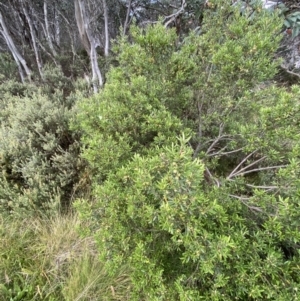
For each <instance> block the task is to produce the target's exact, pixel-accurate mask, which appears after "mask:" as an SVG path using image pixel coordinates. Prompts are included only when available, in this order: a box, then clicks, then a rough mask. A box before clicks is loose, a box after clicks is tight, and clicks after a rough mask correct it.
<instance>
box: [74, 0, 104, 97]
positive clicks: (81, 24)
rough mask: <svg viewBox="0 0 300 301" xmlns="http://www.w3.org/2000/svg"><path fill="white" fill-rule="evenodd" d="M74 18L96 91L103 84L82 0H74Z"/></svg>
mask: <svg viewBox="0 0 300 301" xmlns="http://www.w3.org/2000/svg"><path fill="white" fill-rule="evenodd" d="M75 18H76V22H77V26H78V30H79V36H80V40H81V42H82V44H83V46H84V48H85V50H86V52H87V53H88V55H89V57H90V62H91V69H92V80H93V87H94V92H95V93H96V92H97V91H98V87H102V86H103V79H102V74H101V71H100V68H99V65H98V61H97V50H96V43H95V38H94V37H93V36H92V34H91V32H90V29H89V23H90V20H89V18H88V17H87V15H86V11H85V7H84V4H83V2H82V0H75Z"/></svg>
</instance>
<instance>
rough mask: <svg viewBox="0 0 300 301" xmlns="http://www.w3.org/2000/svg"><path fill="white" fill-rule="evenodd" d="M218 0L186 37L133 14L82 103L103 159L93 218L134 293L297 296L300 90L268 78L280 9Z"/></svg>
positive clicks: (97, 166)
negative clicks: (125, 267) (134, 22)
mask: <svg viewBox="0 0 300 301" xmlns="http://www.w3.org/2000/svg"><path fill="white" fill-rule="evenodd" d="M210 7H211V9H210V10H207V11H206V12H205V14H204V19H203V26H202V28H201V30H202V33H201V34H200V35H199V34H196V33H190V35H189V36H188V37H186V38H185V40H184V41H182V42H180V41H178V40H177V36H176V34H175V32H174V31H173V30H169V29H165V28H164V26H163V25H161V24H156V25H154V26H149V27H147V28H146V29H138V28H136V27H134V28H133V29H132V32H131V41H130V42H129V41H127V40H126V39H125V38H123V39H121V41H120V43H119V44H118V45H117V46H116V48H115V51H116V52H117V53H118V62H119V65H118V66H117V67H115V68H112V69H111V70H110V72H109V74H108V77H107V84H106V86H105V88H104V89H103V91H101V92H100V94H99V95H96V96H95V97H93V98H90V99H87V100H84V101H82V102H81V109H82V111H81V113H80V114H79V116H78V118H79V124H80V126H81V128H82V131H83V142H84V145H85V148H84V150H83V156H84V158H86V159H87V160H88V162H89V164H90V166H91V168H93V170H94V201H93V202H92V203H89V202H88V201H85V200H78V201H77V202H76V204H75V206H76V208H77V210H78V212H79V214H80V216H81V218H82V219H83V220H85V221H86V225H87V228H83V229H82V230H84V231H89V232H94V233H96V234H95V237H96V239H97V241H98V244H99V252H100V253H101V255H102V259H103V260H105V261H106V264H107V266H109V268H110V270H111V272H112V273H113V272H114V270H115V269H117V267H118V266H120V264H122V263H128V264H129V265H130V266H131V268H132V273H131V278H132V281H133V283H134V288H133V291H134V292H133V294H132V296H131V300H149V301H150V300H151V301H152V300H182V301H187V300H207V301H208V300H214V301H231V300H241V301H242V300H253V301H254V300H274V301H275V300H282V301H283V300H296V299H297V298H298V295H299V290H300V276H299V275H300V274H299V273H298V270H299V268H300V264H299V262H300V254H299V245H300V234H299V226H300V224H299V220H300V218H299V217H300V216H299V201H298V195H299V187H300V186H299V180H298V179H299V163H300V162H299V153H300V152H299V150H300V148H299V124H298V120H299V117H300V116H299V113H300V110H299V101H298V99H299V94H300V91H299V88H298V87H293V88H291V89H290V90H289V91H286V90H285V89H284V88H276V87H273V86H272V84H271V83H270V81H271V80H272V77H273V76H274V75H275V73H276V68H277V66H278V62H277V61H275V60H274V52H275V50H276V49H277V47H278V43H279V41H280V36H279V34H278V33H279V31H280V24H281V21H280V19H279V18H278V16H277V15H276V12H274V13H271V12H268V11H265V10H262V9H261V7H259V6H257V7H255V8H254V9H253V10H247V9H246V10H244V11H243V12H242V13H241V10H240V7H238V5H235V6H232V5H230V1H222V3H220V1H212V2H210ZM180 133H183V134H180ZM85 233H86V232H85Z"/></svg>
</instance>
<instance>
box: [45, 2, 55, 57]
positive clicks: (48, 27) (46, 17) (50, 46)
mask: <svg viewBox="0 0 300 301" xmlns="http://www.w3.org/2000/svg"><path fill="white" fill-rule="evenodd" d="M44 20H45V29H46V30H45V31H46V32H45V35H46V39H47V41H48V44H49V48H50V50H51V52H52V54H53V56H57V52H56V50H55V48H54V46H53V43H52V36H51V34H50V26H49V21H48V6H47V0H44Z"/></svg>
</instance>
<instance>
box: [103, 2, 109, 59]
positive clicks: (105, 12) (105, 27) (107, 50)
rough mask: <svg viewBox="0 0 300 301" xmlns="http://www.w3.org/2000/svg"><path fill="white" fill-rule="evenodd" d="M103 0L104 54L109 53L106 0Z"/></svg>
mask: <svg viewBox="0 0 300 301" xmlns="http://www.w3.org/2000/svg"><path fill="white" fill-rule="evenodd" d="M102 1H103V15H104V32H105V46H104V55H105V56H108V55H109V33H108V11H107V4H106V0H102Z"/></svg>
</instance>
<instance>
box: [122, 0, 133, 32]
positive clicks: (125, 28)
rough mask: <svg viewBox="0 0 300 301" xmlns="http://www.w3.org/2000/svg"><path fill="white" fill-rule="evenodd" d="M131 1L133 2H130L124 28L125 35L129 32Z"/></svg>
mask: <svg viewBox="0 0 300 301" xmlns="http://www.w3.org/2000/svg"><path fill="white" fill-rule="evenodd" d="M131 1H132V0H128V7H127V13H126V19H125V23H124V28H123V35H125V34H126V30H127V27H128V24H129V15H130V11H131Z"/></svg>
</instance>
